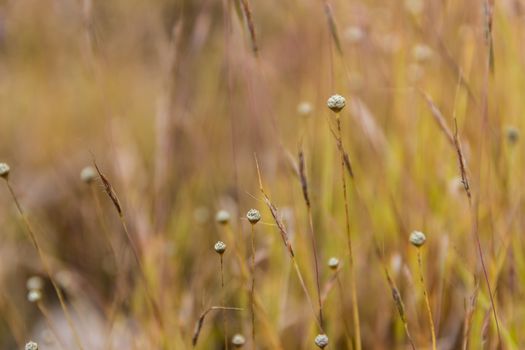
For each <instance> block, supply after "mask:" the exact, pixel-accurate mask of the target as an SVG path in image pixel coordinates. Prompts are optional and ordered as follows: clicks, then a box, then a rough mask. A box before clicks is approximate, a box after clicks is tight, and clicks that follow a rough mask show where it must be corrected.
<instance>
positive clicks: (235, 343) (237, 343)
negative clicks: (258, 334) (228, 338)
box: [232, 334, 246, 348]
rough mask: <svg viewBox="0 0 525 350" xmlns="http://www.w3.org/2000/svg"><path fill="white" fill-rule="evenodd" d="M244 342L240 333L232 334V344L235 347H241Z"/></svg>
mask: <svg viewBox="0 0 525 350" xmlns="http://www.w3.org/2000/svg"><path fill="white" fill-rule="evenodd" d="M245 342H246V340H245V339H244V337H243V336H242V334H235V335H234V336H233V338H232V344H233V346H235V347H236V348H242V346H243V345H244V343H245Z"/></svg>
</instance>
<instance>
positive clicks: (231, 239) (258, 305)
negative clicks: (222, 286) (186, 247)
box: [225, 224, 283, 349]
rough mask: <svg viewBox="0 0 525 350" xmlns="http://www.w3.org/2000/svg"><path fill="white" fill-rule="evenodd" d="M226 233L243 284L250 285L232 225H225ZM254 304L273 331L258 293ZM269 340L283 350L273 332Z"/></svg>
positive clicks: (270, 333) (269, 335)
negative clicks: (231, 244)
mask: <svg viewBox="0 0 525 350" xmlns="http://www.w3.org/2000/svg"><path fill="white" fill-rule="evenodd" d="M225 232H226V235H227V238H228V241H229V242H233V250H234V252H235V258H236V260H237V264H238V265H239V269H240V272H241V277H242V280H243V283H248V281H249V279H250V273H249V271H248V267H247V266H246V263H245V261H244V259H243V257H242V254H241V251H240V247H239V246H238V245H237V239H235V237H234V232H233V229H232V228H231V226H230V224H226V225H225ZM254 303H255V306H256V308H257V309H258V315H259V320H260V321H261V322H262V323H263V324H264V327H265V328H266V329H272V324H271V322H270V321H269V320H268V317H267V315H266V314H265V312H264V308H263V305H262V302H261V300H260V298H258V297H257V294H256V293H254ZM268 340H269V341H270V343H271V344H272V348H273V349H283V347H282V345H281V341H280V339H279V338H278V337H276V336H275V333H274V332H271V331H270V332H268Z"/></svg>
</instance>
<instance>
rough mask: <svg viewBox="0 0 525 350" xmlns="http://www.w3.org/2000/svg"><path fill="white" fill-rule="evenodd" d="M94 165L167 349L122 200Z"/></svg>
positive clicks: (161, 322) (157, 311) (160, 316)
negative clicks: (135, 264) (129, 250)
mask: <svg viewBox="0 0 525 350" xmlns="http://www.w3.org/2000/svg"><path fill="white" fill-rule="evenodd" d="M94 165H95V169H96V170H97V172H98V175H99V176H100V180H101V181H102V184H103V186H104V191H105V192H106V194H107V195H108V197H109V198H110V199H111V202H112V203H113V206H114V207H115V210H116V211H117V213H118V217H119V220H120V223H121V226H122V229H123V230H124V233H125V235H126V238H127V240H128V243H129V246H130V248H131V252H132V254H133V257H134V258H135V261H136V263H137V266H138V270H139V276H140V278H141V279H142V284H143V288H144V293H145V295H146V300H147V302H148V305H149V306H150V308H151V312H152V314H153V317H154V318H155V321H156V322H157V323H158V325H159V328H160V331H161V343H162V348H163V349H165V348H166V347H167V340H166V332H165V327H164V320H163V318H162V314H161V312H160V308H159V306H158V304H157V302H156V301H155V299H154V298H153V294H152V293H151V291H150V289H149V283H148V279H147V276H146V270H145V268H144V266H143V264H142V260H141V258H140V255H139V250H138V248H137V246H136V244H135V241H134V239H133V237H132V236H131V234H130V232H129V230H128V226H127V224H126V220H125V218H124V212H123V210H122V206H121V204H120V200H119V199H118V197H117V194H116V193H115V190H114V189H113V186H111V183H110V182H109V181H108V179H107V178H106V177H105V176H104V174H102V172H101V171H100V169H99V167H98V166H97V164H96V163H94Z"/></svg>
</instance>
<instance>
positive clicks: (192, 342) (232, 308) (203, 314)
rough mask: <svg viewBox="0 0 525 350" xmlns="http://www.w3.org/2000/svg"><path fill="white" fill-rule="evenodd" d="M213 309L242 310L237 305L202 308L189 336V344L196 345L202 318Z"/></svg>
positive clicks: (202, 323)
mask: <svg viewBox="0 0 525 350" xmlns="http://www.w3.org/2000/svg"><path fill="white" fill-rule="evenodd" d="M214 310H223V311H224V310H233V311H242V309H241V308H238V307H228V306H211V307H209V308H207V309H206V310H204V312H203V313H201V315H200V316H199V319H198V320H197V323H196V324H195V331H194V332H193V337H192V338H191V344H192V345H193V347H195V346H196V345H197V341H198V340H199V335H200V333H201V330H202V326H203V325H204V320H205V319H206V316H207V315H208V314H209V313H210V312H211V311H214Z"/></svg>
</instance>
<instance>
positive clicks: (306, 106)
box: [297, 101, 313, 116]
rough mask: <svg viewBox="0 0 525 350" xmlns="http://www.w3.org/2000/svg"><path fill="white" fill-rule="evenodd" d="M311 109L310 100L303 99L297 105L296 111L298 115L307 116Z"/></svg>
mask: <svg viewBox="0 0 525 350" xmlns="http://www.w3.org/2000/svg"><path fill="white" fill-rule="evenodd" d="M312 110H313V108H312V105H311V104H310V102H306V101H303V102H301V103H299V104H298V105H297V113H299V114H300V115H304V116H307V115H309V114H310V113H312Z"/></svg>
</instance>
